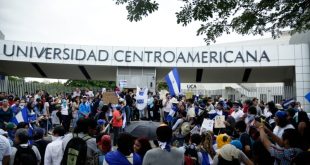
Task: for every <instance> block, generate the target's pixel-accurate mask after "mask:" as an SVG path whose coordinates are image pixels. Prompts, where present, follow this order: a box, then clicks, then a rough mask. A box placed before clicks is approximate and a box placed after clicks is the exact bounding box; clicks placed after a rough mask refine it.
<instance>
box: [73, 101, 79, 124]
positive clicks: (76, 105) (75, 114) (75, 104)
mask: <svg viewBox="0 0 310 165" xmlns="http://www.w3.org/2000/svg"><path fill="white" fill-rule="evenodd" d="M79 106H80V97H79V96H76V97H75V98H74V100H73V103H72V118H73V119H72V125H73V128H75V127H76V122H77V120H78V112H79Z"/></svg>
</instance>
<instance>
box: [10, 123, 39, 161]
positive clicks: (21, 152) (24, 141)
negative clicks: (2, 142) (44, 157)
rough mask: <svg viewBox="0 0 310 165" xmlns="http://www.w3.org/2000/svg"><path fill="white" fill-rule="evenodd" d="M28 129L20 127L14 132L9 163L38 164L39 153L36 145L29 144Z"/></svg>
mask: <svg viewBox="0 0 310 165" xmlns="http://www.w3.org/2000/svg"><path fill="white" fill-rule="evenodd" d="M28 140H29V134H28V130H27V129H24V128H21V129H17V131H16V133H15V139H14V142H15V147H13V148H12V154H11V157H10V164H11V165H13V164H18V165H40V162H41V155H40V152H39V150H38V148H37V147H36V146H33V145H29V144H28Z"/></svg>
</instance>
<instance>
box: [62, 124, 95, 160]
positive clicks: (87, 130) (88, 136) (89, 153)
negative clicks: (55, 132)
mask: <svg viewBox="0 0 310 165" xmlns="http://www.w3.org/2000/svg"><path fill="white" fill-rule="evenodd" d="M96 126H97V123H96V121H95V120H93V119H83V118H82V119H79V120H78V122H77V126H76V127H75V129H74V131H73V133H70V134H67V135H66V136H65V137H64V139H63V144H62V147H63V150H64V156H63V160H62V163H66V162H67V160H69V161H70V159H69V158H70V157H68V156H69V155H71V154H72V153H70V151H73V150H72V149H76V150H78V149H77V148H79V149H80V150H78V152H79V154H78V155H77V156H76V157H74V158H76V161H84V163H85V164H87V165H93V164H96V162H98V160H97V155H98V149H97V144H96V139H95V138H93V136H94V135H96V131H97V130H96ZM77 143H78V145H77ZM85 143H86V146H85V147H84V144H85ZM70 148H72V149H70ZM84 154H85V155H84Z"/></svg>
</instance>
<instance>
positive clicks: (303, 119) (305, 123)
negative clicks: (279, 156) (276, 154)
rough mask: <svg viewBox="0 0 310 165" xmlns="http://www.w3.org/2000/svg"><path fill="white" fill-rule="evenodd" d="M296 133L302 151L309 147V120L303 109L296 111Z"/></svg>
mask: <svg viewBox="0 0 310 165" xmlns="http://www.w3.org/2000/svg"><path fill="white" fill-rule="evenodd" d="M297 128H298V133H299V135H300V140H301V148H302V149H303V150H304V151H307V150H309V149H310V121H309V117H308V115H307V113H306V112H305V111H300V112H298V126H297Z"/></svg>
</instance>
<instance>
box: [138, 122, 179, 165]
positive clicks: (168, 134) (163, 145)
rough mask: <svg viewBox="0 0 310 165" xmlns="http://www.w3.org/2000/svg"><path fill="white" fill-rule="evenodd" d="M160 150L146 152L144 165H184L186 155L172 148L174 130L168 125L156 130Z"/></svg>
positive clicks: (154, 149)
mask: <svg viewBox="0 0 310 165" xmlns="http://www.w3.org/2000/svg"><path fill="white" fill-rule="evenodd" d="M156 135H157V139H158V142H159V146H160V147H159V148H153V149H151V150H149V151H148V152H146V154H145V156H144V159H143V165H162V164H175V165H183V164H184V154H183V153H182V152H181V151H179V150H177V149H176V148H172V147H171V140H172V130H171V128H169V127H168V126H167V125H162V126H160V127H158V128H157V130H156Z"/></svg>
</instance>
